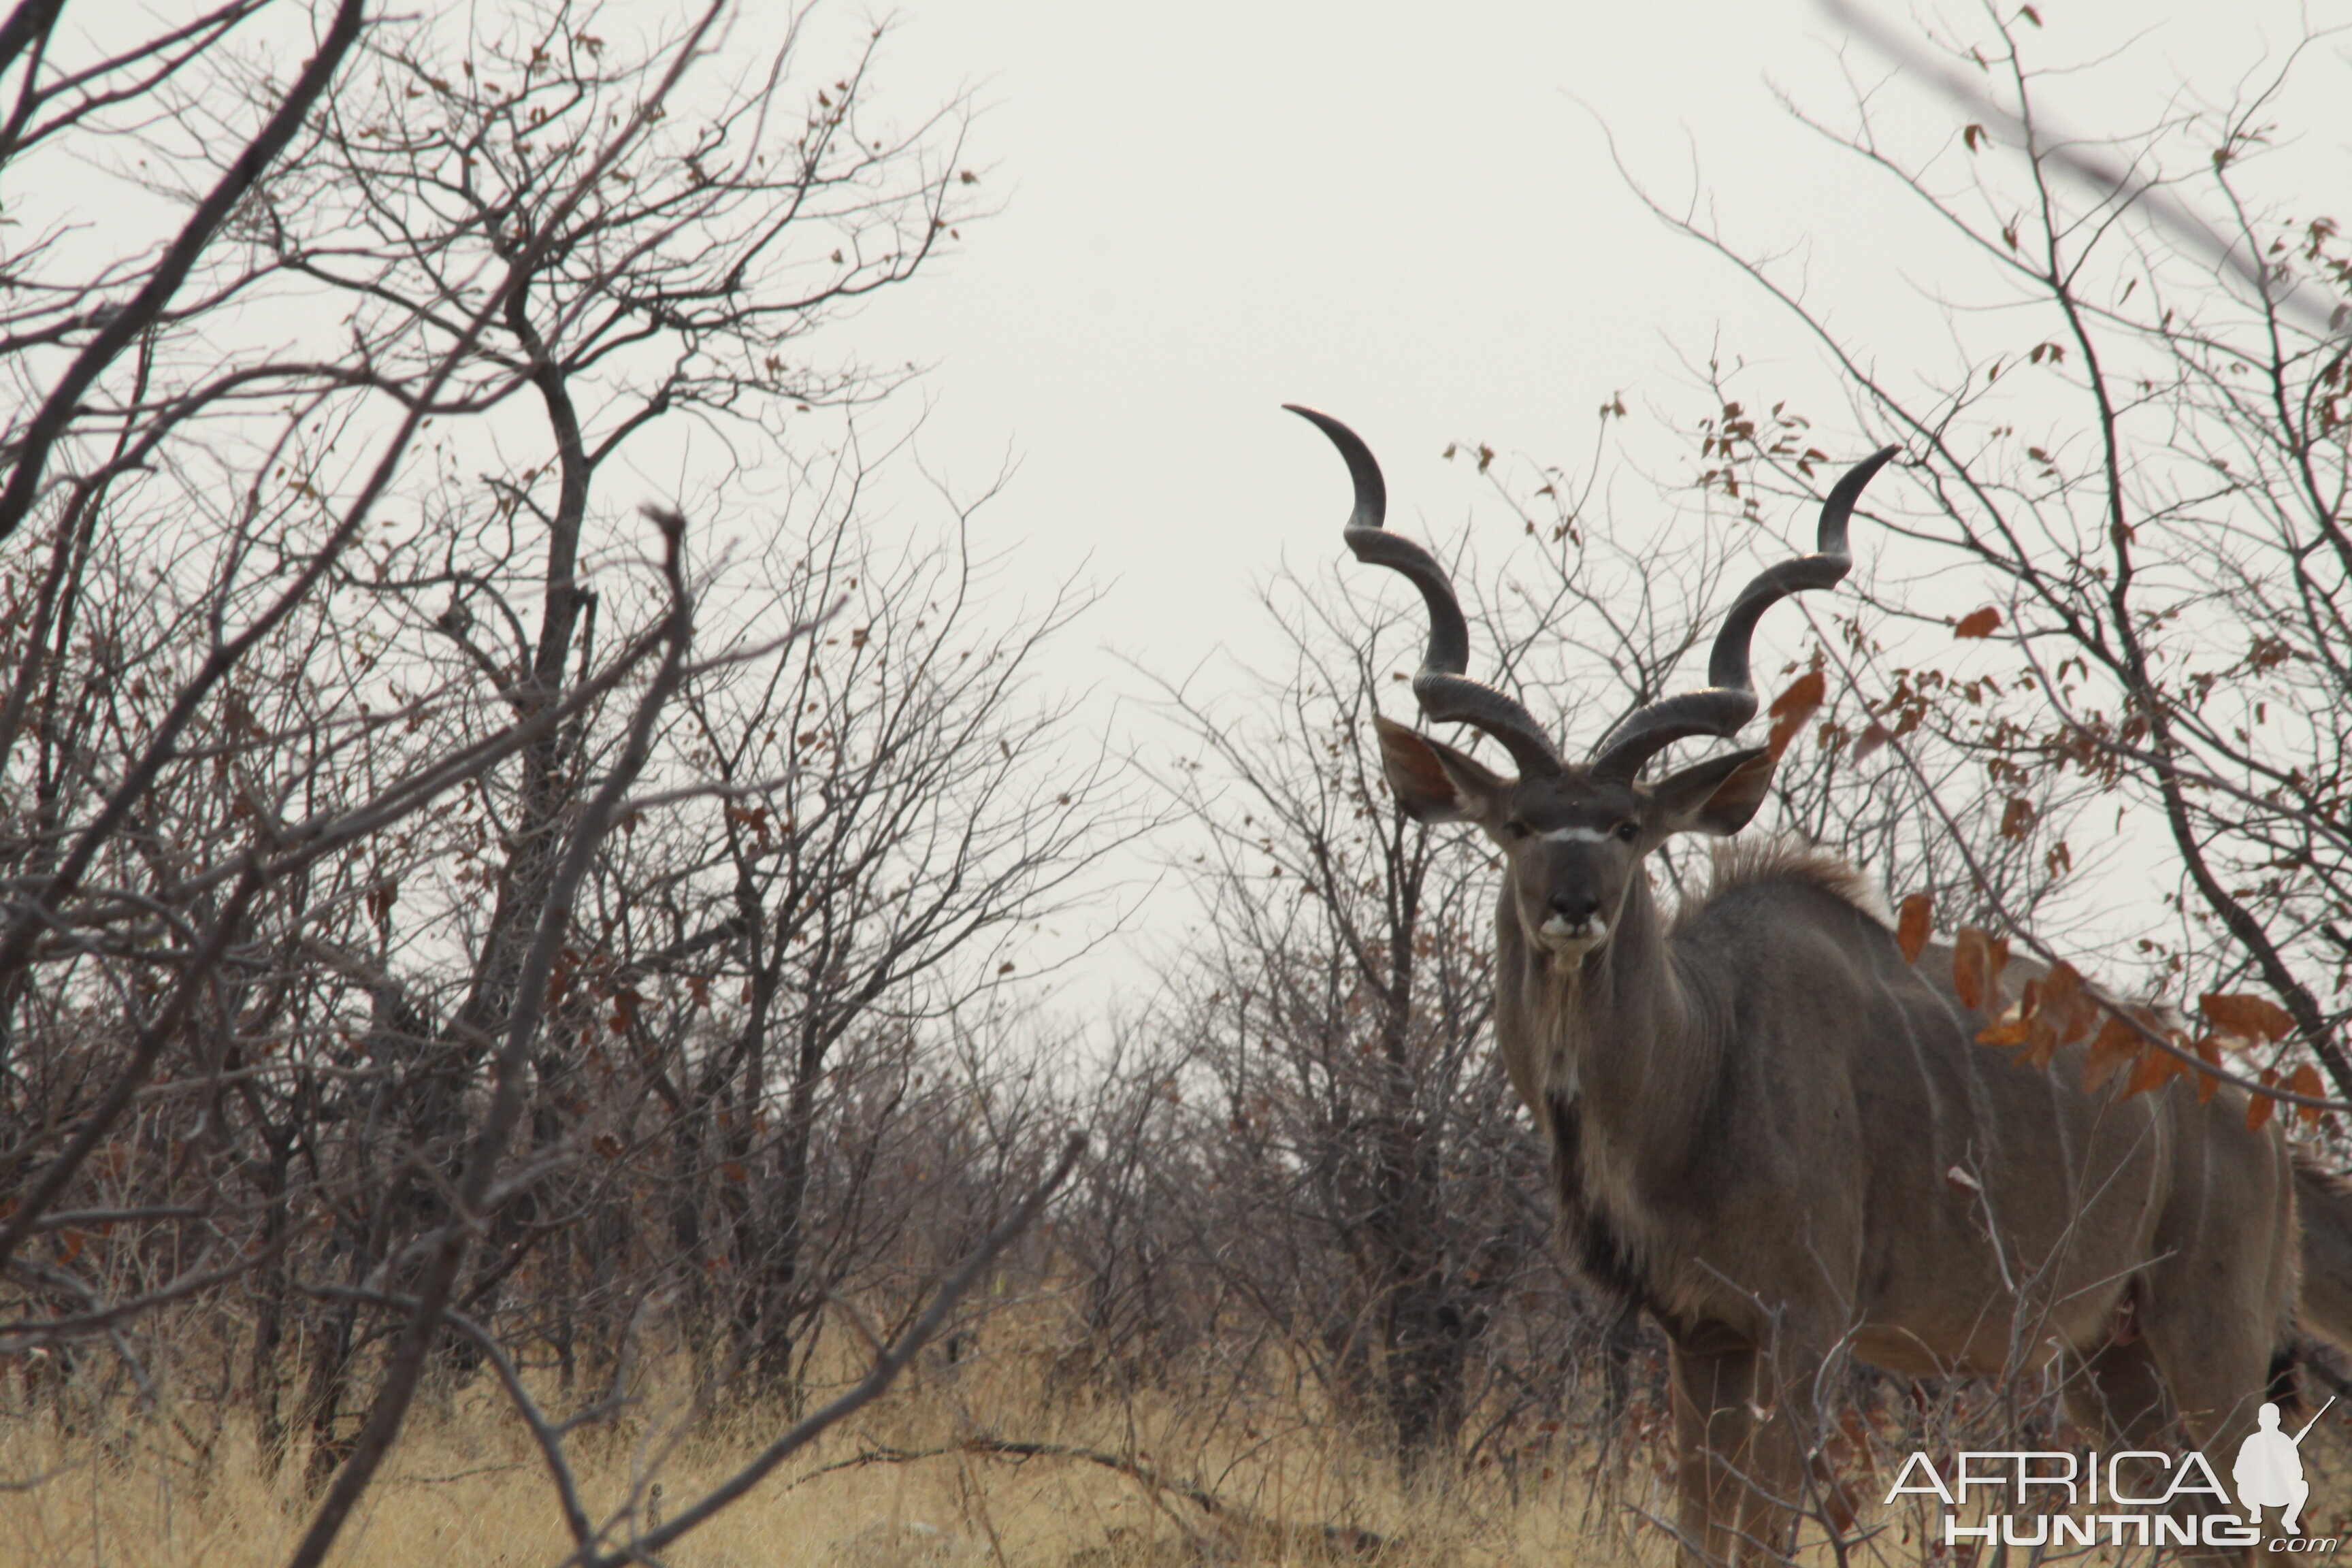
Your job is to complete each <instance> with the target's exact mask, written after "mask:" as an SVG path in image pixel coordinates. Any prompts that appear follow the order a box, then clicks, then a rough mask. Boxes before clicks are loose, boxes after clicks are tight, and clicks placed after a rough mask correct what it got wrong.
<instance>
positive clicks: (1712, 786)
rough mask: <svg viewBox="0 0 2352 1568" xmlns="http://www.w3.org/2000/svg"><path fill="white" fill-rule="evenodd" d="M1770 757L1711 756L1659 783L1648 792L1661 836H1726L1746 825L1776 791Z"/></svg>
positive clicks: (1765, 753) (1758, 752) (1748, 754)
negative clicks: (1667, 834) (1675, 834)
mask: <svg viewBox="0 0 2352 1568" xmlns="http://www.w3.org/2000/svg"><path fill="white" fill-rule="evenodd" d="M1772 762H1773V759H1772V753H1771V752H1768V751H1765V750H1763V749H1762V748H1760V747H1759V748H1756V749H1754V750H1750V751H1744V752H1730V753H1728V754H1727V755H1725V756H1720V757H1709V758H1708V759H1707V760H1706V761H1705V762H1703V763H1692V764H1691V765H1690V766H1689V767H1686V768H1685V769H1683V771H1682V772H1680V773H1669V774H1668V775H1667V776H1666V777H1664V778H1663V779H1660V780H1659V781H1658V782H1657V784H1656V785H1655V786H1654V787H1653V788H1652V789H1651V791H1650V800H1651V810H1652V813H1653V816H1654V820H1655V822H1656V825H1657V827H1658V830H1659V831H1660V832H1661V833H1710V834H1713V835H1714V836H1715V837H1718V838H1727V837H1730V836H1731V835H1732V834H1735V833H1737V832H1738V831H1739V830H1740V829H1741V828H1743V827H1745V826H1748V818H1749V817H1752V816H1755V815H1756V809H1757V807H1759V806H1760V805H1763V804H1764V795H1765V792H1766V791H1768V790H1769V789H1770V788H1771V787H1772Z"/></svg>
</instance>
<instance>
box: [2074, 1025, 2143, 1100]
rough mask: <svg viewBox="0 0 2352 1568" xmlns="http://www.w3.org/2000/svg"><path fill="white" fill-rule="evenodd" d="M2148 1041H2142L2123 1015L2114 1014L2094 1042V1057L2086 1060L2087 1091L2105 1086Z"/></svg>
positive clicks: (2084, 1082)
mask: <svg viewBox="0 0 2352 1568" xmlns="http://www.w3.org/2000/svg"><path fill="white" fill-rule="evenodd" d="M2146 1047H2147V1041H2146V1040H2143V1039H2142V1038H2140V1035H2139V1031H2138V1030H2137V1029H2135V1028H2133V1027H2132V1026H2131V1025H2130V1023H2129V1022H2128V1021H2126V1019H2125V1017H2124V1016H2123V1015H2122V1014H2120V1013H2110V1014H2109V1015H2107V1021H2106V1023H2105V1025H2103V1026H2101V1027H2100V1029H2099V1037H2098V1038H2097V1039H2095V1040H2093V1041H2092V1042H2091V1051H2090V1055H2088V1056H2086V1057H2084V1058H2083V1088H2084V1089H2085V1090H2094V1089H2100V1088H2102V1087H2104V1086H2105V1083H2106V1081H2107V1080H2108V1079H2111V1078H2113V1077H2115V1076H2116V1073H2117V1072H2118V1071H2120V1070H2121V1069H2122V1068H2125V1067H2126V1066H2128V1065H2129V1064H2130V1063H2131V1062H2132V1061H2133V1060H2135V1059H2136V1058H2137V1057H2138V1056H2139V1053H2140V1052H2141V1050H2142V1049H2144V1048H2146Z"/></svg>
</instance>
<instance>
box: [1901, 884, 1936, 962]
mask: <svg viewBox="0 0 2352 1568" xmlns="http://www.w3.org/2000/svg"><path fill="white" fill-rule="evenodd" d="M1935 912H1936V901H1935V900H1933V899H1931V898H1929V897H1928V896H1927V894H1925V893H1914V894H1912V895H1911V896H1910V897H1909V898H1907V899H1906V900H1903V908H1902V910H1901V911H1900V912H1899V913H1898V914H1897V915H1896V917H1895V946H1897V947H1899V948H1901V949H1902V950H1903V962H1904V963H1918V962H1919V950H1920V949H1921V948H1924V947H1926V946H1927V925H1928V922H1929V921H1931V920H1933V919H1934V918H1935Z"/></svg>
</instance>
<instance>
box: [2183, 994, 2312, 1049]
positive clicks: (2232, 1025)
mask: <svg viewBox="0 0 2352 1568" xmlns="http://www.w3.org/2000/svg"><path fill="white" fill-rule="evenodd" d="M2197 1006H2198V1009H2199V1010H2200V1012H2202V1013H2203V1014H2204V1015H2205V1016H2206V1017H2208V1018H2210V1019H2211V1020H2212V1021H2213V1026H2214V1027H2215V1028H2218V1029H2220V1030H2221V1032H2222V1033H2223V1034H2226V1035H2238V1036H2242V1037H2244V1038H2246V1039H2249V1040H2283V1039H2284V1038H2286V1037H2288V1036H2289V1035H2292V1034H2294V1017H2293V1016H2292V1015H2290V1014H2289V1013H2288V1012H2287V1010H2286V1009H2285V1008H2284V1007H2282V1006H2280V1005H2278V1004H2277V1003H2275V1002H2273V1001H2270V1000H2268V999H2267V998H2265V997H2261V996H2248V995H2244V994H2233V995H2229V996H2221V995H2216V994H2214V993H2212V992H2210V991H2208V992H2207V993H2205V994H2204V995H2202V996H2200V997H2199V998H2198V999H2197Z"/></svg>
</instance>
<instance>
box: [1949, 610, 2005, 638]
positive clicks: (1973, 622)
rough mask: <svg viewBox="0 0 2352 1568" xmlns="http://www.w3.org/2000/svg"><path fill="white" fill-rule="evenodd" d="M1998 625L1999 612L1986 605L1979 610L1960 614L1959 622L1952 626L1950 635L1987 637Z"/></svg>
mask: <svg viewBox="0 0 2352 1568" xmlns="http://www.w3.org/2000/svg"><path fill="white" fill-rule="evenodd" d="M1999 625H2000V611H1999V610H1996V609H1994V608H1993V607H1992V606H1991V605H1986V606H1985V607H1984V608H1983V609H1981V610H1976V611H1972V612H1970V613H1969V614H1968V615H1965V616H1961V617H1960V619H1959V624H1958V625H1957V626H1954V627H1953V628H1952V635H1953V636H1954V637H1990V636H1992V633H1993V628H1994V627H1995V626H1999Z"/></svg>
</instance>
